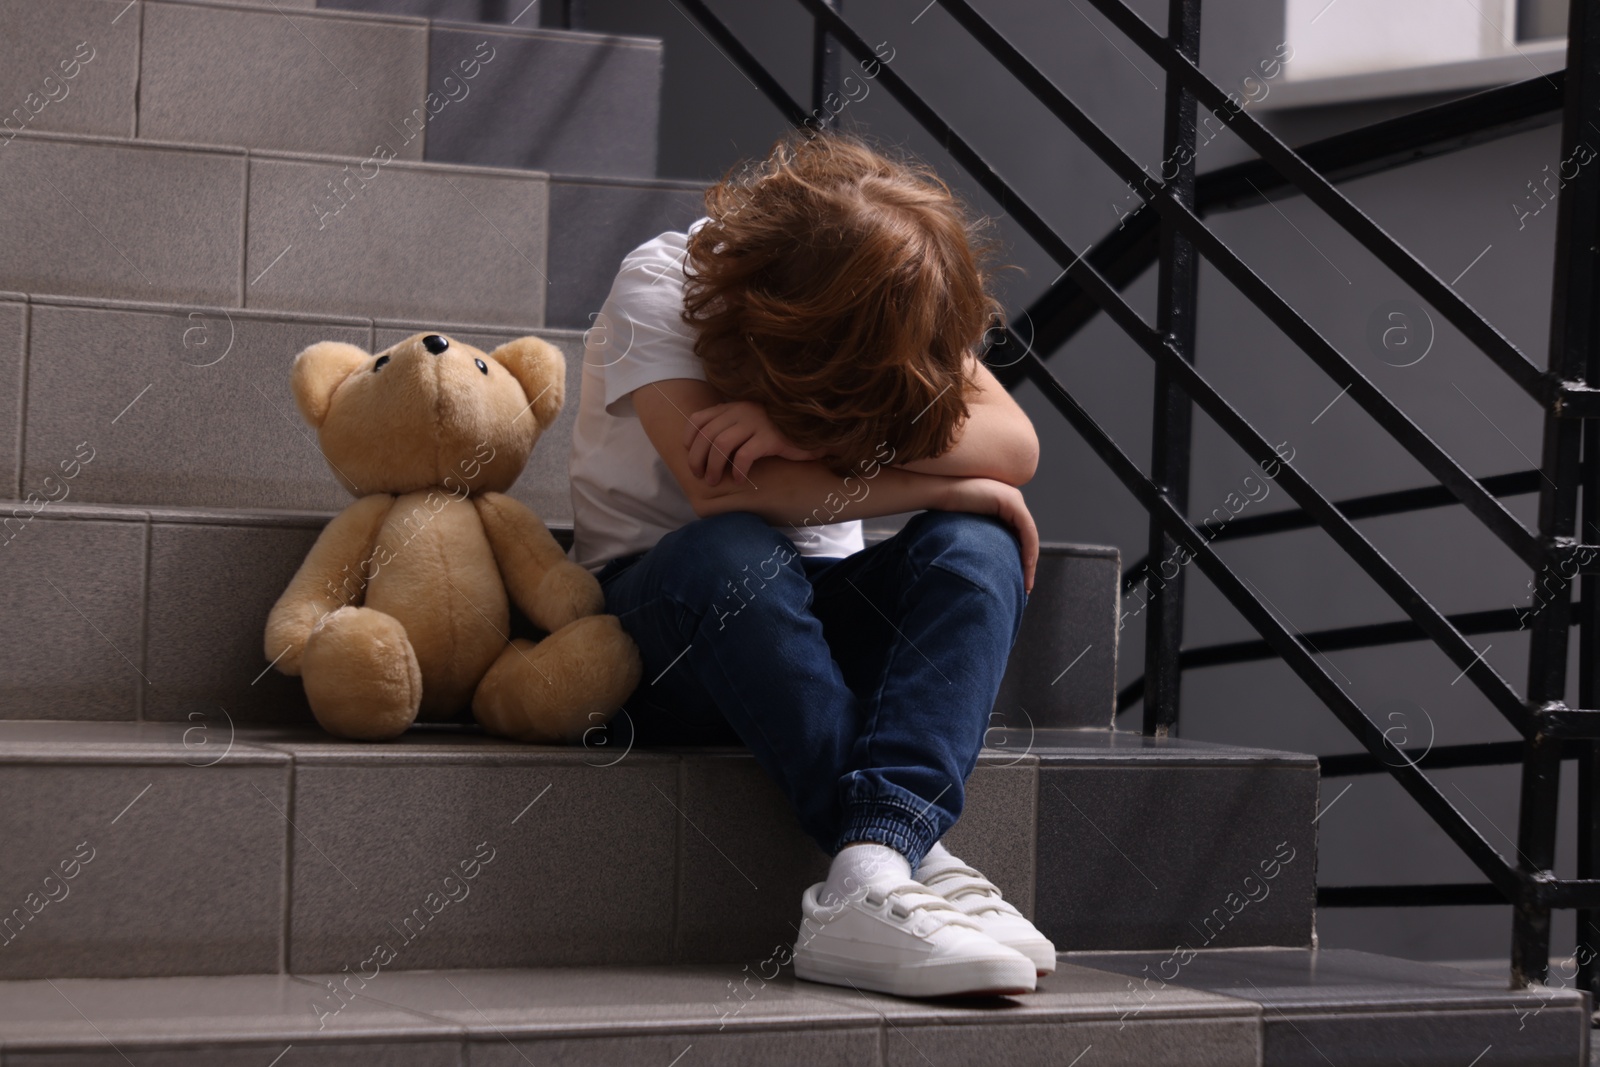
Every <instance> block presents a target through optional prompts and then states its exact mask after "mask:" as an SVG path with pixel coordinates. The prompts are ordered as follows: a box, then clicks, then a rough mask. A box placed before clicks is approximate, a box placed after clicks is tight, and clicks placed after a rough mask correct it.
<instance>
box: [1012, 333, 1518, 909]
mask: <svg viewBox="0 0 1600 1067" xmlns="http://www.w3.org/2000/svg"><path fill="white" fill-rule="evenodd" d="M1025 366H1026V369H1027V373H1028V378H1029V380H1030V381H1032V382H1033V383H1034V384H1035V385H1037V386H1038V387H1039V390H1040V392H1042V393H1043V394H1044V396H1045V398H1046V399H1047V400H1049V401H1050V403H1051V405H1052V406H1054V407H1055V409H1056V410H1057V411H1059V412H1060V413H1061V415H1062V416H1063V417H1064V418H1065V419H1066V420H1067V422H1068V424H1069V425H1071V426H1072V428H1073V429H1074V430H1076V431H1077V432H1078V434H1079V436H1081V437H1082V438H1083V439H1084V442H1085V443H1086V444H1088V446H1089V447H1090V449H1091V450H1093V451H1094V453H1095V454H1096V455H1097V456H1099V457H1100V459H1101V461H1102V462H1104V463H1105V464H1106V466H1107V467H1109V468H1110V469H1111V472H1112V473H1113V474H1115V475H1116V476H1117V478H1118V479H1119V480H1120V481H1121V482H1122V484H1123V485H1124V486H1125V487H1126V488H1127V489H1128V491H1129V492H1130V493H1132V494H1133V496H1134V498H1135V499H1136V500H1137V501H1138V502H1139V504H1140V505H1141V506H1143V507H1144V509H1145V511H1147V512H1148V513H1150V514H1151V515H1156V516H1159V518H1160V520H1161V522H1162V524H1163V525H1164V526H1165V527H1166V528H1167V532H1168V533H1169V534H1171V535H1172V538H1173V540H1175V541H1177V542H1178V543H1180V544H1182V545H1184V546H1185V547H1186V548H1187V549H1188V550H1189V551H1190V552H1191V553H1192V554H1193V556H1194V561H1195V564H1196V565H1197V566H1198V567H1199V568H1200V569H1201V571H1202V572H1203V573H1204V574H1205V576H1206V577H1207V578H1208V579H1210V580H1211V582H1212V583H1213V584H1214V585H1215V586H1216V587H1217V589H1218V590H1220V591H1221V593H1222V595H1223V596H1225V597H1227V599H1228V602H1229V603H1231V604H1232V605H1233V606H1234V607H1235V608H1236V609H1237V610H1238V611H1239V613H1240V614H1241V615H1243V616H1244V617H1245V619H1246V620H1247V621H1248V622H1249V623H1250V624H1251V625H1252V626H1254V627H1255V628H1256V631H1257V632H1258V633H1260V634H1261V636H1262V637H1264V638H1265V639H1266V640H1267V641H1269V642H1271V644H1272V646H1273V648H1274V649H1276V650H1277V652H1278V655H1279V656H1281V657H1282V658H1283V661H1284V663H1286V664H1287V665H1288V666H1289V668H1290V669H1291V670H1293V671H1294V672H1295V674H1297V675H1298V676H1299V677H1300V679H1301V680H1302V681H1303V682H1305V683H1306V685H1307V686H1308V687H1309V688H1310V689H1311V691H1312V692H1313V693H1315V694H1316V695H1317V697H1318V698H1320V699H1321V700H1322V702H1323V703H1324V704H1325V705H1327V707H1328V708H1329V710H1331V711H1332V712H1333V713H1334V715H1335V716H1337V717H1338V719H1339V721H1340V722H1341V723H1343V724H1344V725H1345V727H1346V728H1347V729H1349V731H1350V732H1351V733H1352V734H1354V735H1355V737H1356V739H1357V740H1358V741H1359V742H1360V743H1361V745H1362V747H1364V748H1365V749H1366V750H1367V751H1368V752H1370V753H1371V754H1372V755H1374V756H1376V757H1378V758H1379V759H1385V758H1387V759H1388V760H1389V761H1391V763H1393V764H1398V765H1396V766H1390V767H1389V768H1388V769H1389V773H1390V775H1391V776H1393V777H1394V779H1395V781H1396V782H1398V783H1399V784H1400V786H1401V788H1403V789H1404V790H1405V791H1406V792H1407V793H1409V794H1410V795H1411V797H1412V799H1414V800H1415V801H1416V802H1417V804H1418V805H1419V806H1420V807H1421V808H1422V809H1423V810H1424V811H1425V812H1427V813H1428V815H1429V816H1431V817H1432V819H1433V820H1434V822H1435V823H1437V824H1438V825H1439V828H1440V829H1442V830H1443V831H1444V832H1445V833H1446V834H1447V835H1449V837H1450V838H1451V840H1453V841H1454V842H1455V843H1456V845H1457V846H1458V847H1460V849H1461V850H1462V852H1464V853H1466V855H1467V858H1468V859H1470V860H1471V861H1472V862H1473V864H1474V865H1475V866H1477V868H1478V869H1479V870H1481V871H1482V872H1483V873H1484V875H1485V876H1486V877H1487V878H1488V879H1489V880H1490V881H1491V882H1493V883H1494V884H1495V885H1496V886H1497V887H1499V888H1500V890H1501V892H1502V893H1504V894H1505V895H1506V896H1508V897H1515V896H1518V895H1520V894H1521V892H1522V886H1521V881H1520V879H1519V877H1518V875H1517V873H1516V872H1515V871H1514V870H1513V869H1512V868H1511V866H1510V865H1509V864H1508V863H1507V862H1506V860H1505V858H1504V857H1503V856H1501V855H1500V853H1499V852H1498V851H1497V850H1496V849H1495V847H1494V846H1493V845H1491V844H1490V843H1489V842H1488V840H1487V839H1486V838H1484V836H1483V835H1482V834H1481V833H1479V832H1478V830H1477V828H1476V827H1474V826H1473V825H1472V824H1471V823H1470V822H1468V821H1467V819H1466V818H1465V817H1464V816H1462V814H1461V813H1460V812H1459V811H1457V810H1456V809H1455V806H1454V805H1452V804H1451V803H1450V801H1449V800H1447V799H1446V798H1445V796H1444V794H1443V793H1441V792H1440V791H1439V789H1438V788H1437V787H1436V786H1435V785H1434V784H1433V783H1432V782H1431V781H1429V780H1428V778H1427V776H1426V775H1424V774H1423V773H1422V772H1421V771H1419V770H1418V769H1417V768H1416V767H1413V766H1411V765H1410V764H1408V763H1406V762H1405V761H1404V759H1403V758H1401V757H1400V753H1401V750H1400V749H1399V748H1397V747H1395V746H1394V745H1393V744H1392V743H1391V742H1390V741H1389V739H1388V738H1387V737H1385V736H1384V733H1383V731H1382V730H1381V729H1379V728H1378V726H1377V724H1375V723H1374V722H1373V721H1372V720H1371V719H1369V718H1368V717H1367V715H1366V712H1364V711H1363V710H1362V709H1361V707H1360V705H1358V704H1357V703H1356V702H1355V701H1354V700H1352V699H1351V698H1350V697H1349V696H1348V695H1347V694H1346V693H1345V691H1344V687H1343V686H1341V685H1340V684H1339V683H1338V682H1336V681H1335V680H1334V679H1333V678H1332V677H1331V676H1329V675H1328V673H1327V672H1326V671H1325V670H1323V668H1322V667H1321V665H1320V664H1318V663H1317V661H1316V660H1315V658H1313V656H1312V655H1311V653H1310V652H1309V651H1307V650H1306V648H1305V647H1304V646H1303V645H1301V644H1300V642H1299V641H1297V640H1296V639H1295V636H1294V634H1292V633H1290V632H1289V630H1288V629H1287V628H1286V627H1285V626H1284V625H1283V624H1282V623H1281V622H1279V621H1278V619H1277V617H1276V616H1274V615H1273V614H1272V613H1271V612H1270V611H1269V610H1267V608H1266V607H1265V606H1264V605H1263V604H1262V603H1261V602H1260V601H1259V600H1258V599H1257V598H1256V596H1255V594H1254V593H1252V592H1251V591H1250V590H1249V588H1248V587H1247V586H1246V585H1245V583H1244V582H1243V581H1242V580H1241V579H1240V578H1239V577H1238V576H1237V575H1236V574H1234V573H1233V570H1232V569H1231V568H1230V567H1229V566H1228V565H1227V564H1226V563H1224V562H1223V561H1222V558H1221V557H1220V556H1218V555H1217V554H1216V552H1215V551H1214V550H1213V549H1212V547H1211V546H1210V545H1209V544H1208V543H1207V542H1206V539H1205V537H1204V536H1203V535H1202V534H1201V533H1200V531H1199V530H1198V529H1196V528H1195V526H1194V525H1193V524H1191V523H1190V522H1189V520H1188V519H1187V518H1185V517H1184V515H1183V513H1182V512H1181V511H1179V510H1178V509H1177V508H1176V507H1174V506H1173V504H1172V501H1170V500H1169V499H1167V498H1166V496H1165V495H1163V494H1162V492H1161V491H1160V489H1159V488H1158V487H1157V486H1156V485H1155V483H1154V482H1152V481H1150V479H1148V478H1146V477H1145V475H1144V473H1143V472H1142V471H1141V470H1140V469H1139V467H1138V465H1137V464H1136V463H1134V462H1133V460H1132V459H1130V458H1129V457H1128V455H1127V454H1126V453H1125V452H1123V451H1122V449H1121V447H1120V446H1119V445H1118V444H1117V443H1116V441H1114V440H1113V439H1112V438H1111V436H1110V435H1109V434H1107V433H1106V432H1105V430H1103V429H1102V428H1101V427H1100V425H1099V424H1098V423H1097V422H1095V420H1094V418H1093V416H1091V415H1090V414H1089V413H1088V412H1087V411H1085V410H1084V409H1083V408H1082V407H1081V406H1080V405H1079V404H1078V402H1077V400H1076V398H1074V397H1073V396H1072V394H1071V393H1070V392H1068V390H1067V388H1066V386H1064V385H1062V384H1061V382H1060V381H1059V380H1058V379H1057V378H1056V377H1055V376H1054V375H1053V374H1051V373H1050V371H1049V368H1047V367H1046V366H1045V365H1044V361H1042V360H1040V359H1038V358H1037V357H1036V356H1031V355H1030V356H1027V357H1025Z"/></svg>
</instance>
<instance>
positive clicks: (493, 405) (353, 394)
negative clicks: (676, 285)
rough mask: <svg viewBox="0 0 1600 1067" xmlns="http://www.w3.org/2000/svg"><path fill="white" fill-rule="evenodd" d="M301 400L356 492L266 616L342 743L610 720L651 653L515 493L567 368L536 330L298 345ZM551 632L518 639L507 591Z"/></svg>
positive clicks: (553, 738) (316, 710) (532, 737)
mask: <svg viewBox="0 0 1600 1067" xmlns="http://www.w3.org/2000/svg"><path fill="white" fill-rule="evenodd" d="M290 380H291V386H292V389H293V392H294V398H295V404H296V405H297V406H298V407H299V409H300V414H301V415H302V416H303V417H304V418H305V421H306V422H307V423H308V424H309V425H310V426H311V427H312V428H313V429H314V430H316V432H317V436H318V440H319V441H320V443H321V447H322V453H323V455H324V457H326V459H327V461H328V466H329V467H330V468H331V469H332V470H333V474H334V476H335V477H336V478H337V479H338V480H339V482H340V483H341V484H343V485H344V487H345V488H346V489H348V490H349V491H350V492H351V493H352V494H354V495H355V497H356V498H357V499H356V501H355V503H353V504H351V505H350V506H349V507H347V508H345V509H344V511H342V512H340V513H339V515H338V516H337V517H336V518H334V519H333V521H332V522H330V523H329V524H328V525H327V527H326V528H325V529H324V530H323V531H322V533H321V535H320V536H318V538H317V540H316V543H315V544H313V545H312V547H311V551H310V553H309V554H308V555H307V556H306V558H305V560H304V562H302V563H301V565H300V569H299V570H298V571H297V572H296V573H295V575H294V577H293V578H292V579H291V580H290V582H289V585H288V588H287V589H285V590H284V592H283V595H282V596H281V597H279V598H278V602H277V604H276V605H274V607H273V608H272V612H271V614H270V615H269V616H268V618H267V629H266V641H265V649H264V650H265V652H266V655H267V658H268V659H269V660H271V661H272V662H273V664H274V665H275V666H276V667H277V669H278V670H280V671H282V672H283V673H285V674H288V675H291V676H294V675H298V676H299V677H300V678H301V679H302V681H303V683H304V685H305V692H306V698H307V700H308V701H309V702H310V704H311V710H312V713H313V714H314V715H315V716H316V719H317V722H318V723H319V724H321V726H322V727H323V729H325V730H327V731H328V732H329V733H331V734H334V735H335V736H337V737H342V738H349V739H356V740H382V739H386V738H392V737H395V736H398V735H399V734H400V733H401V732H403V731H404V730H405V729H406V728H407V727H409V726H410V725H411V724H412V723H413V722H414V721H416V720H417V719H418V718H419V717H420V718H421V720H422V721H425V722H426V721H456V720H457V719H459V718H460V716H461V713H462V712H463V710H464V709H465V708H466V707H467V706H468V705H469V704H470V706H471V709H472V713H473V715H474V716H475V717H476V718H477V720H478V722H479V723H481V724H482V725H483V727H484V729H485V730H487V731H488V732H490V733H492V734H495V735H498V736H501V737H507V738H512V739H515V740H519V741H527V742H533V743H541V744H555V743H561V742H568V741H573V740H576V739H578V738H580V737H581V736H582V735H583V734H584V733H585V732H586V731H588V730H590V729H593V728H595V727H597V726H599V725H602V724H604V723H605V722H606V721H607V720H608V719H609V718H610V717H611V715H612V714H613V713H614V712H615V711H616V710H617V709H618V708H619V707H620V706H621V705H622V703H623V701H624V700H626V699H627V698H628V696H629V695H630V694H631V693H632V692H633V689H634V687H635V686H636V685H637V684H638V682H639V675H640V671H641V670H642V667H641V664H640V659H639V652H638V649H637V648H636V647H635V646H634V644H633V641H632V639H631V638H630V637H629V636H628V634H627V632H626V631H624V630H623V628H622V624H621V622H620V621H619V620H618V619H617V617H616V616H614V615H606V614H602V612H603V611H604V608H605V599H604V596H603V595H602V593H601V591H600V584H599V583H598V582H597V581H596V580H595V578H594V576H593V575H592V574H590V573H589V572H588V571H586V570H584V569H583V568H582V567H580V566H578V565H577V564H576V563H573V562H572V561H571V560H569V559H567V557H566V554H565V552H563V551H562V549H561V546H560V545H558V544H557V543H556V541H555V538H554V537H552V536H551V535H550V531H549V530H548V529H547V528H546V527H545V525H544V523H543V522H542V521H541V520H540V519H539V517H538V516H537V515H535V514H534V513H533V512H532V511H530V510H529V509H528V508H527V507H525V506H524V505H522V504H521V503H519V502H518V501H516V500H513V499H512V498H511V497H509V496H507V495H505V494H506V490H508V489H509V488H510V487H511V485H512V483H513V482H515V481H516V480H517V477H518V475H520V474H521V473H522V468H523V466H524V465H525V464H526V463H527V461H528V456H529V455H530V454H531V453H532V451H533V446H534V443H535V442H536V441H537V440H538V439H539V435H540V434H541V433H542V432H543V431H544V430H545V429H546V428H547V427H549V426H550V424H551V423H552V422H554V421H555V418H556V415H557V414H558V413H559V412H560V410H561V404H562V400H563V393H564V389H565V381H566V361H565V359H564V358H563V357H562V355H561V353H560V352H559V351H558V350H557V349H556V348H555V347H554V346H553V345H550V344H549V343H547V342H545V341H543V340H540V339H539V338H537V337H521V338H518V339H516V340H514V341H508V342H507V343H505V344H503V345H501V346H500V347H498V348H496V349H495V350H494V351H493V352H489V353H484V352H482V351H480V350H479V349H476V348H474V347H472V346H471V345H469V344H466V343H464V342H462V341H459V340H456V339H453V338H450V337H446V336H445V335H443V334H438V333H419V334H416V335H414V336H411V337H408V338H406V339H405V340H404V341H401V342H400V343H399V344H396V345H394V346H393V347H391V348H388V349H386V350H384V351H383V352H380V353H378V354H376V355H371V354H368V353H367V352H365V351H363V350H362V349H360V348H358V347H356V346H355V345H350V344H344V343H342V342H336V341H323V342H320V343H318V344H314V345H312V346H310V347H309V348H307V349H305V350H304V351H303V352H301V353H300V354H299V355H297V356H296V357H295V360H294V366H293V369H292V371H291V373H290ZM512 602H514V603H515V604H516V606H517V607H518V608H519V609H521V611H522V613H523V614H524V615H525V616H526V617H527V619H528V620H529V621H530V622H532V623H533V625H534V626H536V627H538V628H539V629H540V630H543V631H545V632H546V633H547V634H548V636H546V637H544V638H543V639H542V640H539V641H537V642H535V641H531V640H526V639H524V638H521V637H518V638H516V639H512V638H511V636H510V603H512Z"/></svg>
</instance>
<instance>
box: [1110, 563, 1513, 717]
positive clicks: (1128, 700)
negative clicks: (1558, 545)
mask: <svg viewBox="0 0 1600 1067" xmlns="http://www.w3.org/2000/svg"><path fill="white" fill-rule="evenodd" d="M1212 542H1213V543H1215V542H1216V538H1212ZM1522 616H1523V613H1522V612H1520V611H1518V610H1517V609H1516V608H1493V609H1490V610H1488V611H1466V612H1461V613H1460V614H1456V615H1447V616H1445V617H1446V618H1448V619H1449V620H1450V625H1452V626H1454V627H1455V628H1456V629H1457V630H1460V631H1461V632H1462V633H1464V634H1469V635H1470V634H1498V633H1508V632H1511V631H1514V630H1518V629H1520V628H1522V627H1523V626H1524V625H1526V622H1525V619H1524V618H1523V617H1522ZM1296 636H1297V637H1299V638H1300V639H1301V640H1302V641H1303V642H1305V643H1306V644H1307V645H1310V646H1311V647H1312V648H1315V649H1316V650H1317V651H1319V652H1322V653H1328V652H1347V651H1349V650H1350V649H1353V648H1373V647H1376V646H1379V645H1397V644H1403V643H1405V642H1407V641H1426V640H1427V639H1428V635H1427V634H1426V633H1424V632H1423V630H1422V627H1420V626H1418V625H1417V624H1416V623H1414V622H1412V621H1411V620H1410V619H1397V620H1395V621H1393V622H1374V623H1364V624H1362V625H1360V626H1336V627H1331V628H1329V629H1326V630H1306V631H1304V632H1301V633H1298V634H1296ZM1276 655H1277V653H1276V652H1274V651H1273V650H1272V646H1271V645H1269V644H1267V643H1266V642H1265V641H1260V640H1255V641H1227V642H1223V643H1219V644H1215V645H1200V646H1199V647H1197V648H1186V649H1184V650H1183V652H1182V654H1181V655H1180V656H1179V658H1178V662H1179V663H1180V664H1181V665H1182V667H1183V669H1184V670H1186V671H1187V670H1194V669H1197V668H1201V667H1224V666H1227V665H1229V664H1232V663H1251V662H1254V661H1256V660H1263V659H1271V658H1273V657H1274V656H1276ZM1143 695H1144V677H1143V676H1142V675H1141V676H1140V677H1138V678H1135V679H1134V680H1133V681H1131V682H1129V683H1128V684H1127V685H1126V686H1124V687H1123V688H1122V690H1121V691H1120V692H1118V693H1117V710H1118V711H1119V712H1120V711H1125V710H1127V709H1128V708H1130V707H1132V706H1133V705H1134V703H1135V702H1137V701H1138V700H1139V699H1141V698H1142V697H1143Z"/></svg>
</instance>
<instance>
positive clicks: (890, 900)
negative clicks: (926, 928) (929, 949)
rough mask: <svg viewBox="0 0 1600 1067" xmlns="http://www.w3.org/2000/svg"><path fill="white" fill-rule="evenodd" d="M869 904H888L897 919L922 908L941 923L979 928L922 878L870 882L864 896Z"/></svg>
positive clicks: (942, 924) (875, 905)
mask: <svg viewBox="0 0 1600 1067" xmlns="http://www.w3.org/2000/svg"><path fill="white" fill-rule="evenodd" d="M864 899H865V900H866V902H867V903H868V904H869V905H871V906H872V907H875V908H877V907H882V906H883V905H884V904H886V903H887V904H888V905H889V913H890V914H891V915H893V916H894V917H895V918H897V919H909V918H911V913H912V912H923V913H924V914H926V915H927V916H928V917H929V918H930V919H932V920H934V921H935V922H937V923H938V924H939V925H941V926H970V927H972V928H973V929H975V930H978V929H982V927H980V926H979V925H978V924H977V923H976V922H974V921H973V920H972V919H971V918H970V917H969V916H968V915H967V914H966V913H965V912H964V911H962V910H961V909H960V908H958V907H956V906H955V905H954V904H952V903H950V901H948V900H946V899H945V898H944V897H942V896H940V895H938V894H937V893H930V892H928V887H927V886H925V885H923V884H922V883H921V882H912V881H905V882H900V883H898V884H896V885H879V886H870V887H868V889H867V892H866V895H865V897H864Z"/></svg>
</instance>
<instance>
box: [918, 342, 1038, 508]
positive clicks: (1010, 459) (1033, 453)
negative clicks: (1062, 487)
mask: <svg viewBox="0 0 1600 1067" xmlns="http://www.w3.org/2000/svg"><path fill="white" fill-rule="evenodd" d="M967 359H968V361H969V364H968V365H969V366H970V367H973V368H974V369H973V376H974V377H975V378H976V379H977V383H978V389H977V391H976V392H975V393H973V394H971V395H969V396H968V397H967V410H968V411H969V412H970V414H969V415H968V416H967V420H966V422H964V423H962V424H961V427H960V428H959V429H958V430H957V431H956V442H955V444H954V445H953V446H952V447H951V448H950V450H949V451H948V452H946V453H945V454H944V455H942V456H934V457H932V458H930V459H918V460H913V461H911V462H910V463H902V464H900V465H899V466H900V467H901V469H902V470H907V471H915V472H917V473H919V474H943V475H948V476H950V477H963V478H993V479H995V480H996V481H1001V482H1005V483H1006V484H1007V485H1026V484H1027V483H1028V481H1029V480H1030V479H1031V478H1032V477H1033V473H1034V471H1035V469H1036V468H1037V467H1038V466H1039V438H1038V435H1036V434H1035V433H1034V431H1033V422H1032V420H1030V419H1029V418H1028V415H1027V413H1026V412H1024V411H1023V410H1022V407H1021V405H1019V404H1018V403H1017V402H1016V400H1015V399H1014V398H1013V397H1012V396H1011V394H1010V393H1008V392H1007V391H1006V389H1005V387H1004V386H1002V385H1001V384H1000V383H999V382H998V381H997V380H996V379H995V376H994V375H993V374H991V373H990V372H989V368H988V367H985V366H984V365H983V364H982V363H981V362H979V361H978V359H977V358H976V357H974V356H968V357H967Z"/></svg>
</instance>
